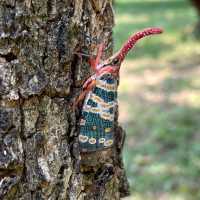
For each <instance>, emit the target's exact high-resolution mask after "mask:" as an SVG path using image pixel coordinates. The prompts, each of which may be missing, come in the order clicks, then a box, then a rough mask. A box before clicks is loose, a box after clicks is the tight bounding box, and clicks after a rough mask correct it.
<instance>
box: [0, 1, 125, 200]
mask: <svg viewBox="0 0 200 200" xmlns="http://www.w3.org/2000/svg"><path fill="white" fill-rule="evenodd" d="M112 27H113V10H112V2H111V0H19V1H16V0H1V1H0V199H3V200H8V199H10V200H13V199H16V200H18V199H20V200H35V199H38V200H42V199H44V200H46V199H49V200H54V199H57V200H62V199H63V200H64V199H65V200H66V199H70V200H80V199H108V200H112V199H115V200H117V199H120V197H121V196H126V195H127V194H128V184H127V180H126V176H125V173H124V169H123V163H122V161H121V149H122V146H123V140H124V132H123V131H122V129H121V128H120V127H118V125H117V116H116V131H115V136H116V141H115V147H114V148H113V149H108V150H105V151H100V152H96V153H89V154H80V153H79V149H78V142H77V135H78V131H77V130H78V129H77V122H78V119H79V113H78V112H75V110H74V109H73V108H72V106H71V105H72V102H73V101H74V99H75V98H76V97H77V96H78V94H79V93H80V90H81V86H82V84H83V82H84V80H85V79H86V78H87V77H88V76H89V75H90V73H91V71H90V66H89V64H88V58H87V57H81V56H78V55H77V54H76V53H77V52H84V53H86V54H95V53H96V51H97V44H98V43H100V42H104V43H105V44H106V46H107V49H106V51H105V52H104V57H105V58H106V57H108V56H110V55H111V53H112V46H113V45H112Z"/></svg>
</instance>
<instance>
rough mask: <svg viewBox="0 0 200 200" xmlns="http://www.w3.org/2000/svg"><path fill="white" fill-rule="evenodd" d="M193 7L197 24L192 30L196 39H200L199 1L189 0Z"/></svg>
mask: <svg viewBox="0 0 200 200" xmlns="http://www.w3.org/2000/svg"><path fill="white" fill-rule="evenodd" d="M191 2H192V3H193V5H194V7H195V8H196V11H197V14H198V22H197V24H196V27H195V29H194V35H195V36H196V37H197V38H200V1H199V0H191Z"/></svg>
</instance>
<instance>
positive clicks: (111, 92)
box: [75, 28, 162, 152]
mask: <svg viewBox="0 0 200 200" xmlns="http://www.w3.org/2000/svg"><path fill="white" fill-rule="evenodd" d="M160 33H162V30H161V29H160V28H147V29H145V30H144V31H141V32H138V33H136V34H134V35H133V36H131V37H130V38H129V40H128V41H127V42H126V43H125V44H124V45H123V46H122V48H121V49H120V50H119V51H118V52H117V53H116V54H115V55H113V56H112V57H110V58H109V59H107V60H105V61H102V62H100V58H101V55H102V52H103V44H101V45H100V47H99V50H98V54H97V57H96V59H90V61H91V67H92V68H93V70H94V75H92V76H91V77H90V78H89V79H88V80H87V81H86V82H85V83H84V85H83V91H82V93H81V94H80V96H79V97H78V99H77V101H76V103H75V105H77V104H78V103H79V102H80V101H83V100H84V102H83V107H82V110H81V119H80V122H79V144H80V149H81V151H82V152H91V151H97V150H103V149H105V148H109V147H112V146H113V144H114V116H115V111H116V108H117V87H118V78H119V70H120V66H121V63H122V62H123V60H124V58H125V56H126V55H127V54H128V52H129V50H130V49H132V48H133V47H134V45H135V43H136V42H137V41H138V40H139V39H141V38H143V37H145V36H148V35H152V34H160Z"/></svg>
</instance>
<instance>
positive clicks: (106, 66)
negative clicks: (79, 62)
mask: <svg viewBox="0 0 200 200" xmlns="http://www.w3.org/2000/svg"><path fill="white" fill-rule="evenodd" d="M162 32H163V31H162V29H160V28H147V29H145V30H143V31H141V32H138V33H136V34H133V35H132V36H131V37H130V38H129V39H128V41H127V42H126V43H125V44H124V45H123V46H122V48H121V49H120V50H119V51H118V52H117V53H116V54H114V55H113V56H112V57H110V58H109V59H107V60H106V61H104V62H103V64H100V65H99V66H98V67H97V74H102V73H111V74H112V75H114V76H119V69H120V66H121V64H122V62H123V61H124V59H125V58H126V56H127V54H128V52H129V51H130V50H131V49H132V48H133V47H134V46H135V44H136V42H137V41H138V40H140V39H142V38H144V37H146V36H148V35H154V34H160V33H162Z"/></svg>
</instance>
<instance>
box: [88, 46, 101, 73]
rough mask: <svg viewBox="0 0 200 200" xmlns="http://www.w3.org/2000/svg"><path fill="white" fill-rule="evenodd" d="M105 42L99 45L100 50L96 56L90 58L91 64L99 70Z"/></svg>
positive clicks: (94, 68)
mask: <svg viewBox="0 0 200 200" xmlns="http://www.w3.org/2000/svg"><path fill="white" fill-rule="evenodd" d="M103 50H104V44H103V43H101V44H100V45H99V47H98V52H97V56H96V58H90V65H91V67H92V69H93V70H94V71H97V66H98V64H99V63H100V59H101V56H102V54H103Z"/></svg>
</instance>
